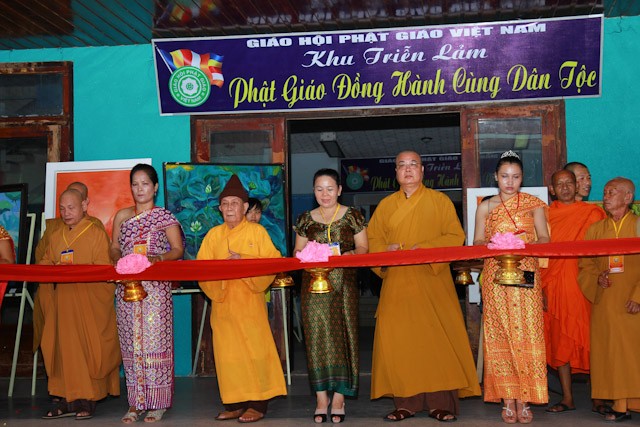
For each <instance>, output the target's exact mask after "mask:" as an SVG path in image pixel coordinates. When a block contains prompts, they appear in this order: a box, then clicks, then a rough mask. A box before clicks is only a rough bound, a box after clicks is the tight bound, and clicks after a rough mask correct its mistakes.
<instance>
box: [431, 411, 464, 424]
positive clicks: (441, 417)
mask: <svg viewBox="0 0 640 427" xmlns="http://www.w3.org/2000/svg"><path fill="white" fill-rule="evenodd" d="M447 415H451V416H452V417H453V418H445V417H446V416H447ZM429 417H431V418H433V419H436V420H438V421H440V422H443V423H451V422H453V421H456V420H457V418H456V417H455V415H453V414H452V413H451V412H449V411H446V410H444V409H436V410H434V411H432V412H429Z"/></svg>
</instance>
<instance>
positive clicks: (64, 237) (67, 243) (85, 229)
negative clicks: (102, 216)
mask: <svg viewBox="0 0 640 427" xmlns="http://www.w3.org/2000/svg"><path fill="white" fill-rule="evenodd" d="M92 225H93V223H92V222H90V223H89V225H87V226H86V227H85V228H84V230H82V231H81V232H80V234H78V235H77V236H76V237H74V238H73V240H72V241H71V243H69V242H68V241H67V236H65V235H64V229H62V238H63V239H64V244H65V245H67V247H66V249H69V248H70V247H71V245H73V242H75V241H76V240H78V237H80V236H82V235H83V234H84V232H85V231H87V230H88V229H89V228H90V227H91V226H92Z"/></svg>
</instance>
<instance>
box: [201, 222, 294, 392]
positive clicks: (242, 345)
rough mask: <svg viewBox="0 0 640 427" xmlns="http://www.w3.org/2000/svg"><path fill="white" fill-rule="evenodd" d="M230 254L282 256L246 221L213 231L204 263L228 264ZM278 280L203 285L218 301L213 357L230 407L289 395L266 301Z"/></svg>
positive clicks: (203, 255) (260, 229)
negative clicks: (218, 261)
mask: <svg viewBox="0 0 640 427" xmlns="http://www.w3.org/2000/svg"><path fill="white" fill-rule="evenodd" d="M229 251H233V252H236V253H239V254H240V256H241V257H242V258H243V259H247V258H279V257H281V256H282V255H281V254H280V252H278V250H277V249H276V248H275V246H273V243H272V242H271V239H270V238H269V234H268V233H267V231H266V230H265V229H264V227H262V226H261V225H259V224H255V223H251V222H248V221H247V220H246V219H243V220H242V222H241V223H240V224H239V225H237V226H236V227H234V228H233V229H231V228H229V227H228V226H227V225H226V224H221V225H218V226H217V227H214V228H212V229H211V230H209V232H208V233H207V235H206V236H205V238H204V240H203V241H202V246H200V250H199V251H198V259H203V260H205V259H227V258H228V257H229V256H230V253H229ZM247 274H250V272H247ZM274 277H275V276H260V277H246V278H243V279H231V280H215V281H206V282H200V287H201V288H202V290H203V291H204V292H205V293H206V294H207V296H208V297H209V298H211V301H212V304H211V329H212V330H213V355H214V358H215V362H216V374H217V376H218V385H219V387H220V396H221V398H222V403H224V404H230V403H238V402H246V401H250V400H267V399H271V398H272V397H275V396H282V395H286V394H287V390H286V386H285V383H284V374H283V372H282V366H281V365H280V359H279V357H278V353H277V351H276V346H275V342H274V340H273V335H272V334H271V329H270V328H269V321H268V318H267V307H266V303H265V300H264V291H265V290H266V289H267V288H268V287H269V285H270V284H271V283H272V282H273V279H274Z"/></svg>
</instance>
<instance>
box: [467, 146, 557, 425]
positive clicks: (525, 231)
mask: <svg viewBox="0 0 640 427" xmlns="http://www.w3.org/2000/svg"><path fill="white" fill-rule="evenodd" d="M495 180H496V181H497V183H498V194H497V195H496V196H493V197H491V198H490V199H487V200H485V201H483V202H482V203H480V205H479V206H478V210H477V211H476V221H475V227H476V228H475V235H474V241H473V244H474V245H485V244H487V243H488V242H489V241H490V239H491V236H493V235H494V234H495V233H497V232H500V233H506V232H511V233H513V234H515V235H516V236H518V237H520V238H521V239H523V240H524V241H525V242H526V243H547V242H548V241H549V233H548V231H547V221H546V216H545V209H546V205H545V203H544V202H543V201H542V200H540V199H538V198H537V197H534V196H531V195H529V194H526V193H521V192H520V187H521V186H522V180H523V168H522V161H521V160H520V157H519V156H518V155H517V154H516V153H515V152H513V151H507V152H505V153H503V154H502V156H501V158H500V160H499V161H498V165H497V167H496V172H495ZM520 268H521V269H522V270H524V271H530V272H533V276H534V280H533V284H532V285H533V286H532V287H531V286H530V287H518V286H505V285H501V284H498V283H495V282H494V279H495V275H496V271H497V270H498V261H497V260H496V259H494V258H486V259H485V262H484V268H483V270H482V277H483V279H482V304H483V322H484V336H483V339H484V400H485V402H500V401H501V400H502V401H503V404H504V406H503V409H502V419H503V421H504V422H505V423H507V424H514V423H516V422H520V423H523V424H527V423H530V422H531V421H532V420H533V413H532V412H531V409H530V408H529V406H528V404H529V403H534V404H544V403H547V401H548V395H547V364H546V357H545V345H544V324H543V317H542V289H541V286H540V272H539V269H538V260H537V259H536V258H531V257H527V258H524V259H523V260H522V261H521V262H520Z"/></svg>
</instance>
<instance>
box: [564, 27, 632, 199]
mask: <svg viewBox="0 0 640 427" xmlns="http://www.w3.org/2000/svg"><path fill="white" fill-rule="evenodd" d="M639 40H640V16H634V17H621V18H609V19H605V22H604V49H603V50H604V53H603V57H604V61H603V67H602V68H603V69H602V76H603V79H602V97H600V98H592V99H575V100H567V101H566V122H567V159H568V160H569V161H579V162H582V163H585V164H586V165H587V166H589V169H590V170H591V175H592V179H593V187H592V189H591V195H590V197H589V199H590V200H602V191H603V188H604V184H605V183H606V182H607V181H608V180H609V179H611V178H614V177H616V176H625V177H627V178H630V179H631V180H632V181H633V182H634V183H635V184H636V186H640V168H639V167H638V161H639V160H640V144H639V143H638V142H639V139H640V78H639V77H638V70H640V41H639ZM638 198H640V191H636V199H638Z"/></svg>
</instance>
